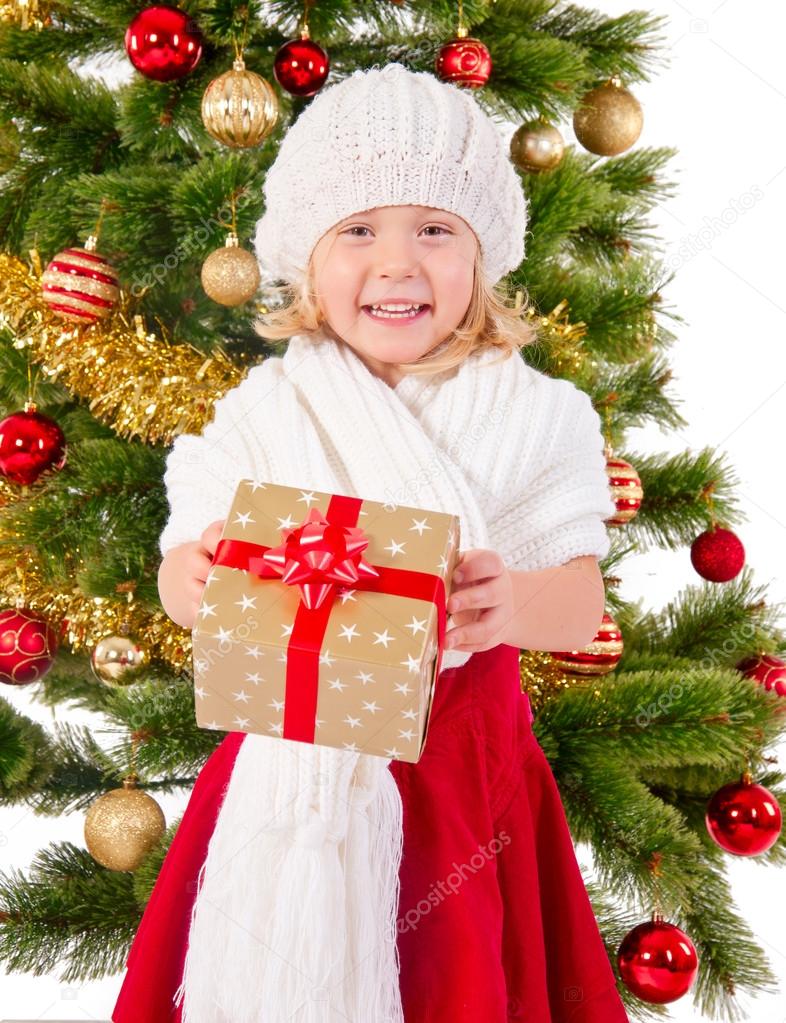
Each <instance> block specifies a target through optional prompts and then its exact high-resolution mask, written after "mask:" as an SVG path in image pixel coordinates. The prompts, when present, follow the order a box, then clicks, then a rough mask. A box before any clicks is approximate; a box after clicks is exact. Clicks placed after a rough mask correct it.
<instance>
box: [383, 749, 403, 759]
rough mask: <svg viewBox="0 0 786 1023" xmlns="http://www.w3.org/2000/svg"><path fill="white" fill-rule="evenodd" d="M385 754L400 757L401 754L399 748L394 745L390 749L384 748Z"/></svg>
mask: <svg viewBox="0 0 786 1023" xmlns="http://www.w3.org/2000/svg"><path fill="white" fill-rule="evenodd" d="M385 755H386V756H388V757H400V756H401V752H400V751H399V750H397V749H396V747H395V746H393V748H392V749H386V750H385Z"/></svg>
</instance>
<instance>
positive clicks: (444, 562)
mask: <svg viewBox="0 0 786 1023" xmlns="http://www.w3.org/2000/svg"><path fill="white" fill-rule="evenodd" d="M437 569H438V570H439V572H440V574H441V575H445V573H446V572H447V570H448V559H447V558H446V557H445V555H444V554H443V555H442V557H441V558H440V559H439V564H438V565H437Z"/></svg>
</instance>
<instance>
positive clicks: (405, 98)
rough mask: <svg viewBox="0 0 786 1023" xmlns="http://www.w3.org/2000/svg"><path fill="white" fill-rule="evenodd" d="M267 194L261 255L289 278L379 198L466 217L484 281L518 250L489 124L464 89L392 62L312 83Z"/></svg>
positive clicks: (513, 193) (522, 217)
mask: <svg viewBox="0 0 786 1023" xmlns="http://www.w3.org/2000/svg"><path fill="white" fill-rule="evenodd" d="M264 196H265V213H264V215H263V216H262V217H261V218H260V220H259V221H258V223H257V227H256V235H255V237H254V246H255V248H256V254H257V259H258V260H259V263H260V265H261V267H262V268H263V270H265V271H267V272H268V273H269V274H271V275H272V276H273V277H274V278H275V279H276V280H282V281H285V282H287V283H295V282H296V281H300V280H302V279H303V277H304V275H305V273H306V269H307V267H308V260H309V258H310V256H311V252H312V251H313V249H314V246H315V245H316V243H317V242H318V241H319V239H320V238H321V237H322V235H323V234H324V233H325V232H326V231H328V230H330V228H331V227H333V225H334V224H337V223H338V222H339V221H340V220H343V219H344V218H345V217H348V216H350V215H351V214H353V213H358V212H361V211H363V210H370V209H375V208H376V207H377V206H405V205H415V206H433V207H434V208H436V209H443V210H448V211H449V212H451V213H455V214H456V215H457V216H459V217H462V218H463V219H464V220H465V221H466V222H467V223H468V224H469V226H470V227H471V228H472V230H473V231H474V232H475V234H476V236H477V238H478V241H479V243H480V248H481V253H482V257H483V265H484V269H485V271H486V273H487V275H488V276H489V278H490V279H491V281H492V283H496V282H497V281H498V280H499V279H500V278H501V277H503V276H504V275H505V274H506V273H509V272H510V271H511V270H514V269H515V268H516V267H517V266H518V265H519V264H520V263H521V261H522V259H523V258H524V233H525V230H526V226H527V204H526V199H525V197H524V193H523V191H522V187H521V181H520V179H519V176H518V173H517V171H516V169H515V167H514V166H513V164H512V163H511V160H510V157H509V155H508V152H507V150H506V148H505V146H504V144H503V141H502V137H501V135H500V133H499V131H498V129H497V127H496V126H495V124H494V122H493V121H492V120H491V119H490V118H489V117H488V116H487V115H486V114H485V113H484V111H483V110H482V109H481V108H480V106H479V105H478V103H477V102H476V101H475V100H474V99H473V98H472V97H471V96H470V95H469V94H468V93H467V91H466V90H465V89H462V88H461V87H460V86H457V85H452V84H449V83H446V82H441V81H439V79H437V78H435V77H434V75H432V74H429V73H427V72H423V71H410V70H408V69H407V68H405V67H404V65H403V64H399V63H392V64H387V65H386V66H385V67H383V68H382V69H381V70H380V69H378V68H371V69H370V70H359V71H355V72H353V73H352V74H351V75H350V76H349V77H347V78H345V79H343V80H342V81H340V82H338V83H336V84H335V85H331V86H329V87H328V88H326V89H324V90H323V91H322V92H320V93H319V94H318V95H317V96H316V97H315V98H314V99H313V100H312V101H311V102H310V103H309V105H308V106H307V107H306V109H305V110H304V111H303V112H302V113H301V115H300V116H299V117H298V119H297V120H296V121H295V122H294V124H293V125H292V126H291V127H290V128H289V130H288V131H287V133H286V135H285V136H284V138H283V139H282V141H281V145H280V146H279V150H278V153H277V155H276V159H275V160H274V162H273V164H272V165H271V167H270V168H269V170H268V172H267V176H266V178H265V184H264Z"/></svg>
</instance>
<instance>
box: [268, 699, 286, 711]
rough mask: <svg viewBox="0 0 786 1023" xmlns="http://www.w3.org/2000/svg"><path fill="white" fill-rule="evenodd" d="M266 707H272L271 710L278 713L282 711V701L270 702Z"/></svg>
mask: <svg viewBox="0 0 786 1023" xmlns="http://www.w3.org/2000/svg"><path fill="white" fill-rule="evenodd" d="M268 707H272V708H273V710H277V711H278V712H279V713H280V712H281V711H282V710H283V709H284V701H283V700H272V701H271V702H270V703H269V704H268Z"/></svg>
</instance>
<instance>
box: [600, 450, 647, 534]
mask: <svg viewBox="0 0 786 1023" xmlns="http://www.w3.org/2000/svg"><path fill="white" fill-rule="evenodd" d="M606 475H607V476H608V478H609V489H610V491H611V499H612V501H613V502H614V505H615V507H616V509H617V510H616V512H615V513H614V514H613V515H612V516H611V518H608V519H606V524H607V525H609V526H624V525H625V523H626V522H630V520H631V519H632V518H633V516H634V515H635V514H636V512H637V511H638V510H639V508H640V507H641V500H642V498H643V496H644V491H643V490H642V487H641V480H640V479H639V474H638V473H637V472H636V470H635V469H634V468H633V466H632V465H631V464H630V462H626V461H625V459H624V458H614V457H612V456H611V455H608V456H607V458H606Z"/></svg>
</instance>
